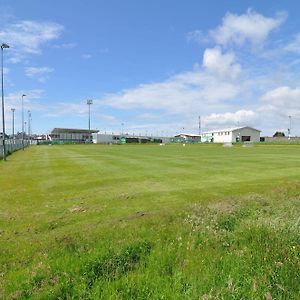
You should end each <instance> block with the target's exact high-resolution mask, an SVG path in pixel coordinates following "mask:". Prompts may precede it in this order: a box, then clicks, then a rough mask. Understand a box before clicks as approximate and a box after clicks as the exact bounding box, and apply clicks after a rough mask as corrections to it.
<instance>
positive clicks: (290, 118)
mask: <svg viewBox="0 0 300 300" xmlns="http://www.w3.org/2000/svg"><path fill="white" fill-rule="evenodd" d="M289 120H290V128H289V130H288V133H289V137H288V139H289V140H290V139H291V130H292V116H289Z"/></svg>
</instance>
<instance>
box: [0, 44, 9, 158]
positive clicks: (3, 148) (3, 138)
mask: <svg viewBox="0 0 300 300" xmlns="http://www.w3.org/2000/svg"><path fill="white" fill-rule="evenodd" d="M7 48H9V46H8V45H7V44H4V43H3V44H2V45H1V81H2V143H3V144H2V145H3V147H2V150H3V160H6V149H5V119H4V76H3V49H7Z"/></svg>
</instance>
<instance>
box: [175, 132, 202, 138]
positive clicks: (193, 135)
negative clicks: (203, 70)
mask: <svg viewBox="0 0 300 300" xmlns="http://www.w3.org/2000/svg"><path fill="white" fill-rule="evenodd" d="M183 135H184V136H189V137H201V134H194V133H179V134H176V135H175V137H180V136H183Z"/></svg>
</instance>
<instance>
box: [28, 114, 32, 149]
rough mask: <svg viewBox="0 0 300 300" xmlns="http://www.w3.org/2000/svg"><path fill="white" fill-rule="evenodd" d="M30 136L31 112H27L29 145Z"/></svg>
mask: <svg viewBox="0 0 300 300" xmlns="http://www.w3.org/2000/svg"><path fill="white" fill-rule="evenodd" d="M30 136H31V112H30V110H28V140H29V143H30Z"/></svg>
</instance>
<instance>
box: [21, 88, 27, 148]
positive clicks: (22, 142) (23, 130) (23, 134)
mask: <svg viewBox="0 0 300 300" xmlns="http://www.w3.org/2000/svg"><path fill="white" fill-rule="evenodd" d="M24 97H26V95H25V94H23V95H22V149H23V150H24Z"/></svg>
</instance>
